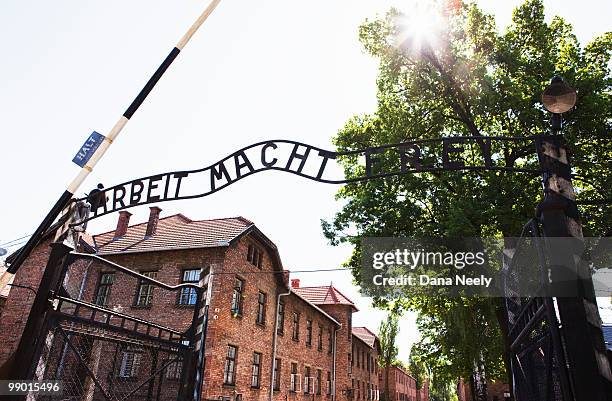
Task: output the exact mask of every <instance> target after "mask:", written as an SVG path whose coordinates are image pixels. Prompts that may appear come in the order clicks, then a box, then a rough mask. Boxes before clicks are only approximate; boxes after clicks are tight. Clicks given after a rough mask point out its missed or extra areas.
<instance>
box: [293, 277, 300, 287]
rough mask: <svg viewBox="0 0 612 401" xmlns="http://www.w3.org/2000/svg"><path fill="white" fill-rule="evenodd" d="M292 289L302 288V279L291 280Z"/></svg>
mask: <svg viewBox="0 0 612 401" xmlns="http://www.w3.org/2000/svg"><path fill="white" fill-rule="evenodd" d="M291 288H300V279H299V278H292V279H291Z"/></svg>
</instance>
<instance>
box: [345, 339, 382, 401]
mask: <svg viewBox="0 0 612 401" xmlns="http://www.w3.org/2000/svg"><path fill="white" fill-rule="evenodd" d="M351 368H352V369H351V370H352V377H351V384H353V383H354V386H353V394H354V398H353V399H354V400H356V401H361V400H373V399H375V398H376V390H377V389H378V388H379V383H378V352H377V349H376V348H372V347H370V346H369V345H368V344H366V343H365V342H363V341H362V340H361V339H359V338H358V337H357V336H355V335H353V337H352V362H351ZM353 380H354V382H353Z"/></svg>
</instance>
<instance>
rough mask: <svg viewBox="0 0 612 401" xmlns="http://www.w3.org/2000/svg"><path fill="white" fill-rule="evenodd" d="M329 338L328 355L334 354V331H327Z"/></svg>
mask: <svg viewBox="0 0 612 401" xmlns="http://www.w3.org/2000/svg"><path fill="white" fill-rule="evenodd" d="M327 334H328V335H329V336H328V344H327V353H328V354H331V353H332V347H333V346H334V338H333V337H332V335H333V334H332V329H327Z"/></svg>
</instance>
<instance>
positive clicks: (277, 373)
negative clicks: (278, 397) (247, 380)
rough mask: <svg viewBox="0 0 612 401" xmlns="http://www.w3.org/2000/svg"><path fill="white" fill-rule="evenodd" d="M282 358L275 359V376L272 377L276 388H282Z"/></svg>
mask: <svg viewBox="0 0 612 401" xmlns="http://www.w3.org/2000/svg"><path fill="white" fill-rule="evenodd" d="M280 374H281V360H280V359H278V358H276V359H275V360H274V373H273V375H274V376H273V378H272V382H273V383H274V387H273V388H274V390H277V391H278V390H280V381H281V377H280Z"/></svg>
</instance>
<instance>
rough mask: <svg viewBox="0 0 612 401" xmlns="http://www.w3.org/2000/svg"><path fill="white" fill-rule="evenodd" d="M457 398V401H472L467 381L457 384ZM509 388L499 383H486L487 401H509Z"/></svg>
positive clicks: (470, 389)
mask: <svg viewBox="0 0 612 401" xmlns="http://www.w3.org/2000/svg"><path fill="white" fill-rule="evenodd" d="M457 397H458V399H459V401H471V400H473V399H474V397H473V394H472V388H471V386H470V383H469V381H465V380H463V379H460V380H459V382H458V383H457ZM511 399H512V398H511V397H510V386H509V385H508V384H506V383H503V382H501V381H488V382H487V401H510V400H511Z"/></svg>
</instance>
